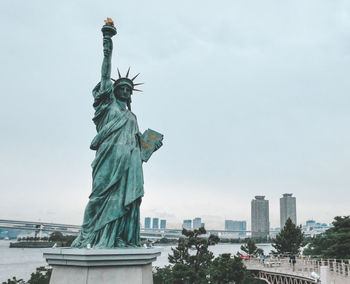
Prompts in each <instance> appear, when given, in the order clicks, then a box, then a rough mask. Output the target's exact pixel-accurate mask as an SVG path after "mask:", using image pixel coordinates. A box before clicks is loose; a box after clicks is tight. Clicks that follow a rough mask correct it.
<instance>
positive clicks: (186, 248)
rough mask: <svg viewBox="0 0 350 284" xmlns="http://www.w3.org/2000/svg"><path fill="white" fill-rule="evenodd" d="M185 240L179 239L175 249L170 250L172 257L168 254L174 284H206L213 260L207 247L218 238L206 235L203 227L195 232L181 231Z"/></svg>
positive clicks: (215, 242)
mask: <svg viewBox="0 0 350 284" xmlns="http://www.w3.org/2000/svg"><path fill="white" fill-rule="evenodd" d="M182 234H183V235H184V236H185V237H186V238H180V239H179V241H178V245H177V247H176V248H172V252H173V255H170V254H169V257H168V259H169V263H171V264H174V266H173V269H172V270H173V278H174V283H206V281H205V279H206V276H207V271H208V269H209V267H210V265H211V261H212V260H213V259H214V254H213V253H212V252H211V251H209V249H208V247H209V245H215V244H217V243H218V242H219V237H217V236H214V235H210V236H209V237H208V238H202V237H200V235H204V234H206V230H205V229H204V227H201V228H199V229H197V230H193V231H189V230H186V229H183V230H182Z"/></svg>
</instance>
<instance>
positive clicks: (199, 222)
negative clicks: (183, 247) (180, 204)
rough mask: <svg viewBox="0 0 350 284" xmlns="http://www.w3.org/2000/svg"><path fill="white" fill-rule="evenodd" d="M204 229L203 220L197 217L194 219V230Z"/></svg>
mask: <svg viewBox="0 0 350 284" xmlns="http://www.w3.org/2000/svg"><path fill="white" fill-rule="evenodd" d="M200 227H202V219H201V218H199V217H197V218H194V219H193V229H199V228H200Z"/></svg>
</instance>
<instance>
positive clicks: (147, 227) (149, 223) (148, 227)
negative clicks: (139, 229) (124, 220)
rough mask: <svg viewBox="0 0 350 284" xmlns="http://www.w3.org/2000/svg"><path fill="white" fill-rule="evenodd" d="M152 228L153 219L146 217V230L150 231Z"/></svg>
mask: <svg viewBox="0 0 350 284" xmlns="http://www.w3.org/2000/svg"><path fill="white" fill-rule="evenodd" d="M150 228H151V217H146V218H145V229H150Z"/></svg>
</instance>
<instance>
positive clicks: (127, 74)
mask: <svg viewBox="0 0 350 284" xmlns="http://www.w3.org/2000/svg"><path fill="white" fill-rule="evenodd" d="M129 72H130V67H129V69H128V72H127V73H126V75H125V77H126V78H128V76H129Z"/></svg>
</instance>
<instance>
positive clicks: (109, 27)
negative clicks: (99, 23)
mask: <svg viewBox="0 0 350 284" xmlns="http://www.w3.org/2000/svg"><path fill="white" fill-rule="evenodd" d="M101 31H102V33H103V53H104V56H107V57H108V56H110V55H111V53H112V49H113V42H112V37H113V36H115V35H116V34H117V29H116V28H115V26H114V23H113V20H112V19H111V18H107V20H105V24H104V26H103V27H102V29H101Z"/></svg>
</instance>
